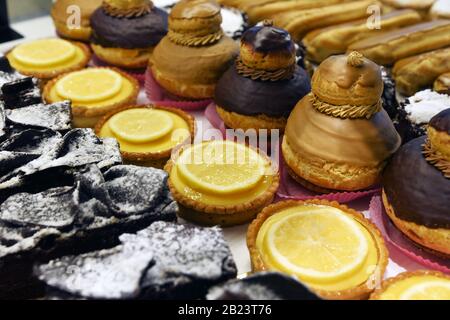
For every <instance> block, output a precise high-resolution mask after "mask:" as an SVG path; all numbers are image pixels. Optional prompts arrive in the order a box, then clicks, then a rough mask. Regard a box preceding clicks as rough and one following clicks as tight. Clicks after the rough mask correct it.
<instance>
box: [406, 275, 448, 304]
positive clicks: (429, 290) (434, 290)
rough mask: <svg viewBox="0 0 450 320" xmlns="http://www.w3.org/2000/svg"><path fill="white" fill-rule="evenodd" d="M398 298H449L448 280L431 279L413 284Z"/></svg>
mask: <svg viewBox="0 0 450 320" xmlns="http://www.w3.org/2000/svg"><path fill="white" fill-rule="evenodd" d="M400 300H450V281H448V280H433V281H427V282H422V283H418V284H415V285H413V286H412V287H410V288H408V289H407V290H405V292H403V293H402V294H401V295H400Z"/></svg>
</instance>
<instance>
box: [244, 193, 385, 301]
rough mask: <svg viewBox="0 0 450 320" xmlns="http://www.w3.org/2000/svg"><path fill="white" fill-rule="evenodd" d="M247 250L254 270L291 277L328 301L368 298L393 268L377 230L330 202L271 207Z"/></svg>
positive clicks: (257, 223) (251, 231) (261, 217)
mask: <svg viewBox="0 0 450 320" xmlns="http://www.w3.org/2000/svg"><path fill="white" fill-rule="evenodd" d="M247 246H248V249H249V252H250V258H251V263H252V270H253V271H280V272H284V273H287V274H290V275H292V276H295V277H296V278H298V279H299V280H300V281H301V282H302V283H304V284H305V285H306V286H308V287H309V289H311V290H312V291H313V292H315V293H316V294H317V295H319V296H320V297H322V298H325V299H340V300H341V299H342V300H343V299H366V298H368V296H369V295H370V293H371V292H372V291H373V290H374V288H375V287H376V285H377V284H378V283H379V282H380V281H381V279H382V277H383V274H384V272H385V270H386V266H387V263H388V251H387V248H386V246H385V244H384V241H383V238H382V237H381V234H380V232H379V231H378V229H377V228H376V226H375V225H373V224H372V223H371V222H370V221H369V220H367V219H366V218H364V216H363V215H362V214H361V213H359V212H356V211H355V210H353V209H350V208H348V207H346V206H345V205H340V204H339V203H337V202H330V201H327V200H316V199H314V200H306V201H282V202H278V203H276V204H273V205H270V206H268V207H267V208H265V209H264V210H263V211H261V213H260V214H258V216H257V218H256V219H255V220H253V222H252V223H251V224H250V226H249V228H248V231H247Z"/></svg>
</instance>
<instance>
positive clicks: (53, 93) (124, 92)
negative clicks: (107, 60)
mask: <svg viewBox="0 0 450 320" xmlns="http://www.w3.org/2000/svg"><path fill="white" fill-rule="evenodd" d="M86 70H89V69H86ZM94 70H95V68H94ZM113 72H115V71H113ZM69 75H70V74H69ZM120 77H121V78H122V84H121V88H120V89H119V91H118V92H116V93H115V94H114V95H112V96H111V97H108V98H106V99H104V100H100V101H99V100H97V99H94V101H83V102H78V101H72V105H73V106H81V107H88V108H96V107H97V108H98V107H105V106H112V105H114V104H116V103H121V102H123V101H124V100H126V99H127V98H129V97H130V95H131V94H132V93H133V91H134V87H133V84H132V83H131V81H129V80H128V79H127V78H125V77H122V75H120ZM62 79H64V77H62V78H61V79H59V80H58V81H57V82H56V83H55V85H53V86H52V87H51V88H50V91H49V95H48V97H47V98H48V100H50V102H57V101H63V100H66V99H65V98H64V97H61V96H60V95H59V94H58V90H57V88H58V82H59V81H61V80H62Z"/></svg>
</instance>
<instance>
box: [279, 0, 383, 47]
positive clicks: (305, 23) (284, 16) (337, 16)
mask: <svg viewBox="0 0 450 320" xmlns="http://www.w3.org/2000/svg"><path fill="white" fill-rule="evenodd" d="M377 3H378V2H377V1H372V0H364V1H352V2H348V3H347V2H346V3H343V4H341V3H339V4H335V5H332V6H326V7H323V8H314V9H308V10H300V11H287V12H284V13H281V14H278V15H276V16H274V17H273V21H274V24H275V26H277V27H280V28H283V29H286V30H287V31H288V32H289V33H290V34H291V35H292V37H293V38H294V40H295V41H300V40H302V39H303V37H304V36H305V35H306V34H307V33H308V32H309V31H312V30H314V29H317V28H323V27H327V26H330V25H335V24H339V23H343V22H347V21H351V20H357V19H363V18H367V17H368V16H369V15H370V11H369V10H367V8H368V7H369V6H371V5H375V4H377Z"/></svg>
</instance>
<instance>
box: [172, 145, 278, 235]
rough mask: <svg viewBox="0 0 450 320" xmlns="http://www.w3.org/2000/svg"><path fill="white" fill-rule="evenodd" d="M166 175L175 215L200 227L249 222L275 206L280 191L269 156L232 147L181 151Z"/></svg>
mask: <svg viewBox="0 0 450 320" xmlns="http://www.w3.org/2000/svg"><path fill="white" fill-rule="evenodd" d="M166 171H168V172H169V188H170V191H171V192H172V195H173V197H174V198H175V200H176V201H177V202H178V203H179V205H180V210H179V215H180V216H181V217H182V218H184V219H186V220H189V221H193V222H196V223H199V224H202V225H221V226H232V225H238V224H243V223H246V222H248V221H251V219H253V218H254V217H255V216H256V214H257V213H258V212H259V211H261V209H262V208H264V207H265V206H267V205H269V204H270V203H271V202H272V201H273V198H274V194H275V191H276V190H277V189H278V185H279V175H278V173H277V172H276V171H275V170H274V169H273V168H272V163H271V161H270V159H269V158H268V157H267V156H265V155H262V154H260V153H258V152H257V151H255V150H253V149H252V148H250V147H247V146H246V145H243V144H239V143H235V142H232V141H221V140H220V141H208V142H202V143H199V144H194V145H190V146H184V147H183V148H181V149H180V151H179V152H178V154H177V156H175V157H172V159H171V160H169V162H168V163H167V165H166Z"/></svg>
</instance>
